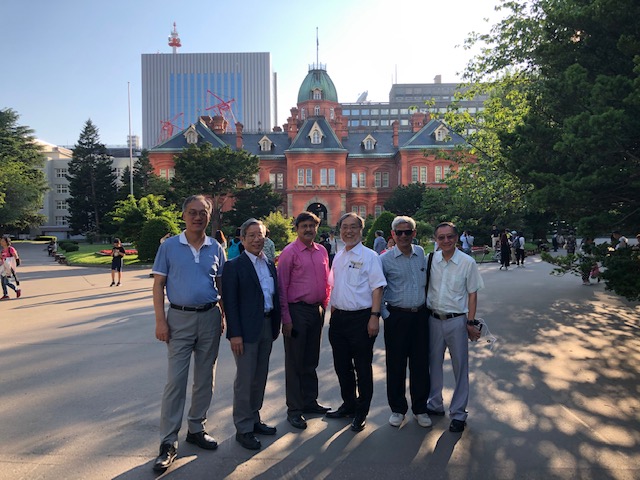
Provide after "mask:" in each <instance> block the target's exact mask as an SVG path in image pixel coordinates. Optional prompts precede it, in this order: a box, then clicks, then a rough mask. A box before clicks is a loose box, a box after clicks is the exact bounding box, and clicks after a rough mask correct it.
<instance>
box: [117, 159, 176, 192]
mask: <svg viewBox="0 0 640 480" xmlns="http://www.w3.org/2000/svg"><path fill="white" fill-rule="evenodd" d="M129 171H130V170H129V167H128V166H126V167H125V168H124V170H123V171H122V186H121V187H120V189H119V190H118V199H119V200H126V199H127V197H128V196H129V195H130V194H131V187H130V183H131V175H130V173H129ZM170 186H171V184H170V183H169V181H168V180H165V179H164V178H161V177H159V176H158V175H156V174H155V173H154V171H153V166H152V165H151V162H150V161H149V151H148V150H146V149H145V150H142V152H141V153H140V156H139V157H137V158H136V159H135V161H134V163H133V195H134V196H135V197H136V198H142V197H144V196H146V195H162V196H165V197H166V196H167V194H169V193H170Z"/></svg>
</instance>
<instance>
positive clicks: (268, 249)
mask: <svg viewBox="0 0 640 480" xmlns="http://www.w3.org/2000/svg"><path fill="white" fill-rule="evenodd" d="M270 235H271V232H270V231H269V229H268V228H267V233H265V236H264V248H263V249H262V251H263V252H264V254H265V256H266V257H267V258H268V259H269V261H270V262H271V263H273V264H274V265H275V263H276V244H275V243H273V240H271V238H269V236H270Z"/></svg>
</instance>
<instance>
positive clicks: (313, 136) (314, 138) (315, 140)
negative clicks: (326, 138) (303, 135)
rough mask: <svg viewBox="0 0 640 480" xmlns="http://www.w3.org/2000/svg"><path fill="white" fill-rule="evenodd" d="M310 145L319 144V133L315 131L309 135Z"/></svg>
mask: <svg viewBox="0 0 640 480" xmlns="http://www.w3.org/2000/svg"><path fill="white" fill-rule="evenodd" d="M311 143H313V144H314V145H319V144H320V132H318V131H317V130H314V131H313V133H312V134H311Z"/></svg>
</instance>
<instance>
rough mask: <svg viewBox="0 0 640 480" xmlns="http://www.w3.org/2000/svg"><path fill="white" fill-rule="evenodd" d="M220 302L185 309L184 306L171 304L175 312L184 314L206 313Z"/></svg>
mask: <svg viewBox="0 0 640 480" xmlns="http://www.w3.org/2000/svg"><path fill="white" fill-rule="evenodd" d="M217 304H218V302H212V303H206V304H205V305H198V306H197V307H183V306H182V305H176V304H175V303H172V304H171V308H173V309H175V310H182V311H183V312H206V311H207V310H211V309H212V308H213V307H215V306H216V305H217Z"/></svg>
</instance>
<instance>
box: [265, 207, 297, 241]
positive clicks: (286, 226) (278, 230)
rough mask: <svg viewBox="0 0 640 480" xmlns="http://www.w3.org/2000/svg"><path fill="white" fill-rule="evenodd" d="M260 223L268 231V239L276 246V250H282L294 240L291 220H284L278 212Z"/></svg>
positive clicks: (294, 235)
mask: <svg viewBox="0 0 640 480" xmlns="http://www.w3.org/2000/svg"><path fill="white" fill-rule="evenodd" d="M262 221H263V222H264V224H265V226H266V227H267V228H268V229H269V238H270V239H271V240H273V243H274V244H275V245H276V250H282V249H283V248H284V247H286V246H287V244H289V243H291V242H293V241H294V240H295V239H296V234H295V233H294V231H293V218H285V217H284V216H283V215H282V214H281V213H280V212H273V213H270V214H269V215H267V216H266V217H265V218H263V219H262Z"/></svg>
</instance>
